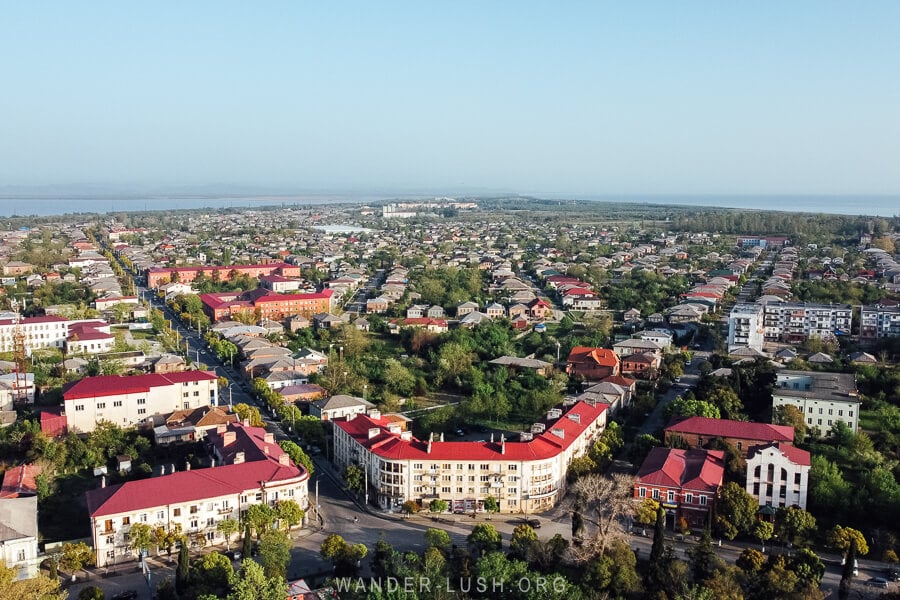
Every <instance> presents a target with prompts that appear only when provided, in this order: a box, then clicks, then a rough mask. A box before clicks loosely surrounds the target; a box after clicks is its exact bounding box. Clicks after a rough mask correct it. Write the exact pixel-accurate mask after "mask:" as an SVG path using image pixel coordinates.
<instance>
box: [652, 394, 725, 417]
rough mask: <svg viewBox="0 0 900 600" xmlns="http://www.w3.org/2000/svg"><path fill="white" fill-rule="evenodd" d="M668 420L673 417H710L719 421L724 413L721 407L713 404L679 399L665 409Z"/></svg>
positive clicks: (684, 398) (683, 398)
mask: <svg viewBox="0 0 900 600" xmlns="http://www.w3.org/2000/svg"><path fill="white" fill-rule="evenodd" d="M665 413H666V416H667V417H668V418H671V417H709V418H711V419H719V418H721V416H722V413H721V412H720V411H719V407H718V406H716V405H715V404H713V403H711V402H704V401H703V400H697V399H696V398H686V397H678V398H675V399H674V400H673V401H672V402H670V403H669V405H668V406H666V408H665Z"/></svg>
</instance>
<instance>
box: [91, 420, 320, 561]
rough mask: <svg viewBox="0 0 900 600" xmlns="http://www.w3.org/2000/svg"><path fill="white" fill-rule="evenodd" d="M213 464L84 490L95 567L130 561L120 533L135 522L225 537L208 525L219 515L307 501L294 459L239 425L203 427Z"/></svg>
mask: <svg viewBox="0 0 900 600" xmlns="http://www.w3.org/2000/svg"><path fill="white" fill-rule="evenodd" d="M207 439H208V440H209V441H210V442H211V443H212V446H213V453H214V455H215V457H216V460H217V462H216V464H221V466H216V467H210V468H207V469H194V470H187V471H179V472H176V473H170V474H168V475H164V476H161V477H152V478H150V479H139V480H136V481H128V482H126V483H122V484H118V485H113V486H109V487H105V486H103V485H102V484H101V487H100V488H98V489H95V490H91V491H89V492H88V493H87V494H86V496H87V506H88V513H89V515H90V518H91V536H92V537H93V541H94V550H95V552H96V560H97V566H98V567H105V566H107V565H111V564H116V563H118V562H123V561H134V559H135V556H136V553H135V551H134V550H133V549H131V548H130V547H129V545H128V537H127V536H128V532H129V530H130V529H131V527H132V526H133V525H134V524H135V523H144V524H147V525H149V526H151V527H153V528H156V527H164V528H165V529H167V530H172V529H175V528H176V527H179V526H180V528H181V531H182V532H183V533H184V534H186V535H187V536H188V539H189V540H190V541H191V544H192V545H194V544H196V545H200V544H201V543H202V542H201V541H200V540H201V539H205V541H206V542H207V543H213V544H219V543H225V541H226V540H225V538H224V537H223V536H222V534H221V533H219V532H218V531H217V530H216V525H217V524H218V523H219V522H220V521H222V520H224V519H234V520H236V521H240V519H241V517H242V516H243V515H244V514H245V513H246V512H247V509H248V507H250V506H252V505H253V504H262V503H265V504H268V505H269V506H273V507H274V506H275V505H277V504H278V502H280V501H282V500H293V501H295V502H297V504H299V505H300V508H303V509H306V508H308V506H309V500H308V489H307V487H308V482H309V473H307V472H306V470H305V469H304V468H303V467H300V466H297V465H294V463H293V462H291V459H290V457H289V456H288V455H287V453H286V452H284V451H283V450H282V449H281V448H280V447H279V446H278V444H276V443H275V438H274V435H273V434H271V433H267V432H266V430H265V429H263V428H262V427H250V426H248V425H245V424H242V423H233V424H231V425H228V426H224V425H223V426H220V427H219V429H217V430H216V431H215V432H210V433H209V434H208V435H207Z"/></svg>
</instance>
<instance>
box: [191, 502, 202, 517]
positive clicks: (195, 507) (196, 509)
mask: <svg viewBox="0 0 900 600" xmlns="http://www.w3.org/2000/svg"><path fill="white" fill-rule="evenodd" d="M198 512H200V507H199V506H198V505H196V504H193V505H191V514H192V515H195V514H197V513H198Z"/></svg>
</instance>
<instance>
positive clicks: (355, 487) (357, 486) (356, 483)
mask: <svg viewBox="0 0 900 600" xmlns="http://www.w3.org/2000/svg"><path fill="white" fill-rule="evenodd" d="M342 477H343V478H344V483H346V484H347V488H348V489H349V490H350V491H353V492H356V493H357V494H358V493H360V492H362V491H363V489H364V488H365V477H366V474H365V472H364V471H363V470H362V468H361V467H359V465H347V467H346V468H345V469H344V473H343V474H342Z"/></svg>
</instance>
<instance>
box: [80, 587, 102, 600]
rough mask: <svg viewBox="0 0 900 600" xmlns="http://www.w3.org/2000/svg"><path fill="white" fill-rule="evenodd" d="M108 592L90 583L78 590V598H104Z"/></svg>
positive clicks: (91, 599) (99, 599)
mask: <svg viewBox="0 0 900 600" xmlns="http://www.w3.org/2000/svg"><path fill="white" fill-rule="evenodd" d="M104 598H106V594H104V593H103V590H101V589H100V588H98V587H97V586H95V585H89V586H87V587H86V588H82V590H81V591H80V592H78V600H104Z"/></svg>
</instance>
